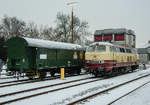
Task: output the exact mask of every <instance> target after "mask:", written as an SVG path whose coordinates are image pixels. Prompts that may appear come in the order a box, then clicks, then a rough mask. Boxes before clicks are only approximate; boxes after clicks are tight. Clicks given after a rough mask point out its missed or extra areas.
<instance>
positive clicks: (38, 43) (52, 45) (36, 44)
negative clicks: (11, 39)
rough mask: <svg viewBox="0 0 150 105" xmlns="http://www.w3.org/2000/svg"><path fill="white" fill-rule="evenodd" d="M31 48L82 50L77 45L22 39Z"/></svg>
mask: <svg viewBox="0 0 150 105" xmlns="http://www.w3.org/2000/svg"><path fill="white" fill-rule="evenodd" d="M22 38H23V39H24V40H25V41H26V42H27V43H28V46H31V47H40V48H50V49H69V50H82V46H80V45H77V44H70V43H63V42H55V41H49V40H42V39H33V38H26V37H22Z"/></svg>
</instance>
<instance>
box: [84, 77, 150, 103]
mask: <svg viewBox="0 0 150 105" xmlns="http://www.w3.org/2000/svg"><path fill="white" fill-rule="evenodd" d="M149 80H150V77H146V78H143V79H140V80H138V81H135V82H132V83H129V84H126V85H124V86H122V87H120V88H117V89H114V90H111V91H109V92H106V93H104V94H101V95H98V96H96V97H94V98H92V99H89V100H88V101H87V102H85V105H108V104H109V103H110V102H112V101H114V100H115V99H117V98H119V97H120V96H123V95H124V94H126V93H128V92H130V91H132V90H134V89H136V88H137V87H139V86H141V84H144V83H146V82H148V81H149ZM134 98H135V97H134ZM134 101H136V99H135V100H134ZM112 105H113V104H112ZM115 105H123V104H122V102H120V103H118V104H115ZM124 105H139V104H138V103H137V104H129V103H128V100H126V101H124ZM142 105H145V104H142Z"/></svg>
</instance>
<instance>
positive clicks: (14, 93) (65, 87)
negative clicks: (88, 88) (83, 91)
mask: <svg viewBox="0 0 150 105" xmlns="http://www.w3.org/2000/svg"><path fill="white" fill-rule="evenodd" d="M91 79H92V80H91ZM84 80H89V81H86V82H82V83H78V82H81V81H84ZM100 80H102V78H98V79H94V80H93V78H91V77H90V78H83V79H78V80H73V81H68V82H63V83H57V84H52V85H47V86H43V87H38V88H32V89H28V90H23V91H18V92H13V93H8V94H4V95H1V96H0V98H7V96H10V95H16V94H20V93H25V92H30V91H36V90H39V89H43V88H49V87H53V86H58V85H64V84H68V83H73V82H77V83H76V84H73V85H69V86H64V87H60V88H56V89H53V90H48V91H44V92H38V93H36V94H32V95H27V96H22V97H19V98H15V99H11V100H7V101H4V102H0V105H4V104H8V103H12V102H16V101H20V100H23V99H28V98H31V97H35V96H39V95H44V94H47V93H51V92H55V91H60V90H63V89H67V88H72V87H76V86H79V85H84V84H88V83H91V82H96V81H100Z"/></svg>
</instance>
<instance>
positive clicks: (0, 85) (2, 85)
mask: <svg viewBox="0 0 150 105" xmlns="http://www.w3.org/2000/svg"><path fill="white" fill-rule="evenodd" d="M80 75H86V74H80ZM71 76H79V75H66V77H71ZM58 78H60V75H59V76H56V77H50V78H49V77H47V78H45V79H44V80H40V79H35V80H29V79H24V80H15V81H8V82H1V83H0V88H3V87H8V86H15V85H21V84H28V83H35V82H41V81H48V80H54V79H58Z"/></svg>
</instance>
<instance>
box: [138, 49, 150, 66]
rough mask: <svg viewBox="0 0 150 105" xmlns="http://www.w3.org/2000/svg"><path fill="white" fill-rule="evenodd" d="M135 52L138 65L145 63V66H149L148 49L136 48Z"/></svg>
mask: <svg viewBox="0 0 150 105" xmlns="http://www.w3.org/2000/svg"><path fill="white" fill-rule="evenodd" d="M137 52H138V54H139V62H140V63H142V64H143V63H145V64H149V61H150V59H149V54H150V53H149V52H148V49H146V48H137Z"/></svg>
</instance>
